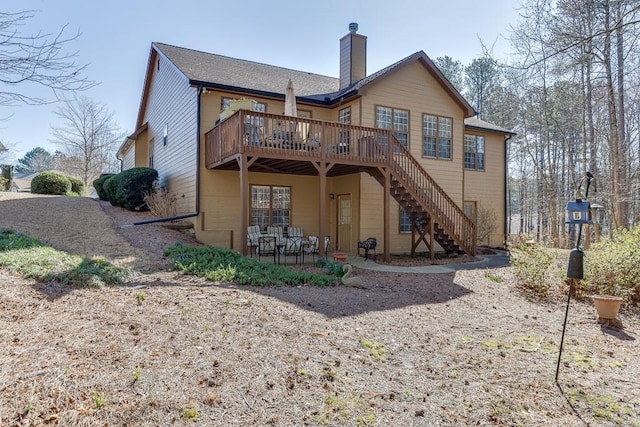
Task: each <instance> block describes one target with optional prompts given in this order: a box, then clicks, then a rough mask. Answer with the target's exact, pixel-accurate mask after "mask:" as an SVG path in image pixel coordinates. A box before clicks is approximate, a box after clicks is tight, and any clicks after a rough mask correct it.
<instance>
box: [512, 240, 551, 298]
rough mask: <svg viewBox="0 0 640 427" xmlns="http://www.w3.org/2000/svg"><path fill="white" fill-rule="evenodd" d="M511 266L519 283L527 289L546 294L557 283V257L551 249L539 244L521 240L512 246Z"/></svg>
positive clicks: (541, 294)
mask: <svg viewBox="0 0 640 427" xmlns="http://www.w3.org/2000/svg"><path fill="white" fill-rule="evenodd" d="M509 249H510V254H511V259H510V262H511V266H512V267H513V274H514V275H515V276H516V279H517V280H518V285H520V286H521V287H523V288H524V289H525V290H529V291H533V292H534V293H536V294H538V295H540V296H545V295H546V294H547V292H548V291H549V289H550V288H551V287H552V286H553V285H554V284H555V283H556V281H557V279H556V278H555V277H554V274H553V273H554V271H555V266H556V261H555V257H554V256H553V255H552V253H551V251H550V250H549V249H548V248H546V247H544V246H542V245H540V244H538V243H527V242H525V241H522V242H519V243H517V244H515V245H513V246H511V247H510V248H509Z"/></svg>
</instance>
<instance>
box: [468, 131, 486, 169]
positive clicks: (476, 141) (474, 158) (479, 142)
mask: <svg viewBox="0 0 640 427" xmlns="http://www.w3.org/2000/svg"><path fill="white" fill-rule="evenodd" d="M464 168H465V169H475V170H484V136H477V135H465V136H464Z"/></svg>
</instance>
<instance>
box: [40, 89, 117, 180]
mask: <svg viewBox="0 0 640 427" xmlns="http://www.w3.org/2000/svg"><path fill="white" fill-rule="evenodd" d="M55 114H56V115H57V116H58V117H59V118H61V119H62V120H63V121H64V125H63V126H61V127H55V126H53V127H52V128H51V132H52V135H53V139H52V142H53V143H54V144H56V145H58V146H59V147H60V149H61V151H62V152H63V154H64V155H65V156H66V157H65V158H64V159H63V160H65V161H64V162H62V164H64V165H66V166H65V168H66V170H65V172H67V173H70V174H73V175H76V176H78V177H79V178H80V179H82V181H83V182H84V183H85V185H86V186H87V188H88V187H89V186H90V185H91V183H92V182H93V180H94V179H95V178H97V177H98V176H99V175H100V174H101V173H103V172H109V171H113V170H114V162H115V161H116V156H115V153H116V151H117V149H118V147H119V145H120V142H122V139H123V138H124V133H123V132H121V130H120V127H119V126H118V124H117V123H116V121H115V119H114V117H113V113H112V112H111V111H109V110H108V109H107V107H106V106H105V105H104V104H101V103H98V102H96V101H94V100H93V99H90V98H86V97H80V98H76V99H74V100H73V101H69V102H65V103H64V104H63V105H62V106H61V107H60V108H58V110H57V111H56V112H55Z"/></svg>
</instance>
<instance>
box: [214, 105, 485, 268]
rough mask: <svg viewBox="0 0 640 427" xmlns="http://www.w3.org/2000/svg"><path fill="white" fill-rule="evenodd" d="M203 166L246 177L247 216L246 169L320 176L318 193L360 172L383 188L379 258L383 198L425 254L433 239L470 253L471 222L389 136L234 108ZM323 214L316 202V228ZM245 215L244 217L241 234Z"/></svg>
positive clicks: (473, 242)
mask: <svg viewBox="0 0 640 427" xmlns="http://www.w3.org/2000/svg"><path fill="white" fill-rule="evenodd" d="M205 161H206V167H207V168H209V169H224V170H238V171H240V174H241V177H242V176H244V177H245V178H244V179H242V178H241V181H242V182H244V183H245V184H243V185H244V187H246V188H243V189H242V190H241V195H242V198H243V200H244V201H243V206H247V207H246V210H247V212H248V195H247V193H248V184H246V174H247V172H249V171H251V172H268V173H281V174H296V175H315V176H319V177H320V189H321V190H322V189H323V188H324V186H325V185H326V182H325V181H326V177H331V176H340V175H346V174H352V173H358V172H367V173H369V174H370V175H371V176H373V177H374V178H376V179H377V180H378V181H379V182H380V184H381V185H382V186H383V188H384V189H385V194H384V196H385V234H386V237H385V239H384V240H385V248H384V252H385V258H388V256H389V248H388V241H389V235H388V234H387V233H388V232H389V231H388V228H389V227H388V224H387V221H388V216H389V213H388V209H389V207H388V200H387V198H388V196H389V195H391V196H392V197H393V198H394V199H395V200H396V201H397V202H398V203H399V204H400V205H401V206H402V207H403V209H404V210H405V211H406V212H408V213H409V215H410V217H411V219H412V221H413V223H414V228H415V230H417V231H418V234H419V239H420V240H422V241H424V242H425V243H426V244H427V245H428V246H429V247H430V248H431V247H433V241H434V240H435V241H437V242H438V243H439V244H440V245H441V246H442V247H443V248H444V249H445V250H446V251H447V252H451V253H453V252H466V253H469V254H473V255H475V247H476V227H475V224H474V223H473V222H472V221H471V220H470V219H469V218H468V217H467V216H466V215H465V214H464V212H463V211H462V209H461V208H460V207H459V206H458V205H456V203H455V202H454V201H453V200H452V199H451V198H450V197H449V195H448V194H447V193H446V192H445V191H444V190H443V189H442V188H441V187H440V186H439V185H438V184H437V183H436V182H435V181H434V180H433V178H432V177H431V176H430V175H429V174H428V173H427V172H426V170H425V169H424V168H423V167H422V166H421V165H420V164H419V163H418V161H417V160H416V159H415V158H414V157H413V156H412V155H411V154H410V153H409V152H408V151H407V149H406V148H405V147H404V146H403V145H402V144H401V143H400V142H399V141H398V140H397V139H396V138H395V136H394V134H393V132H392V131H391V130H386V129H375V128H367V127H362V126H351V125H346V124H341V123H335V122H323V121H319V120H310V119H304V118H298V117H287V116H281V115H274V114H266V113H259V112H253V111H245V110H240V111H238V112H236V113H235V114H234V115H232V116H231V117H229V118H228V119H226V120H224V121H223V122H222V123H220V124H219V125H217V126H216V127H215V128H214V129H212V130H211V131H209V132H207V133H206V134H205ZM323 193H324V191H320V194H323ZM324 209H325V207H324V198H322V197H321V198H320V213H319V216H320V218H321V221H320V222H321V223H323V221H322V218H323V217H324V215H326V212H325V210H324ZM246 217H247V213H246V212H245V213H243V229H246V226H247V225H248V223H247V218H246ZM427 233H428V236H427ZM320 235H323V227H322V228H321V230H320ZM427 240H428V241H427ZM417 243H418V241H415V242H414V246H417ZM244 251H245V252H246V248H244ZM431 252H432V253H433V251H431Z"/></svg>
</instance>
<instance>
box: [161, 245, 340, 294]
mask: <svg viewBox="0 0 640 427" xmlns="http://www.w3.org/2000/svg"><path fill="white" fill-rule="evenodd" d="M165 255H167V256H170V257H172V258H173V259H174V265H173V266H174V268H175V269H176V270H179V271H182V272H183V273H184V274H193V275H196V276H199V277H205V278H206V279H208V280H211V281H214V282H236V283H239V284H241V285H254V286H285V285H286V286H297V285H305V284H309V285H313V286H330V285H334V284H335V282H336V280H335V278H333V277H331V276H326V275H321V274H313V273H297V272H294V271H291V270H289V269H288V268H283V267H279V266H277V265H273V264H263V263H260V262H258V261H257V260H255V259H253V258H249V257H245V256H243V255H240V254H239V253H237V252H235V251H232V250H231V249H225V248H216V247H213V246H201V247H194V246H184V245H182V244H180V243H177V244H175V245H174V246H171V247H170V248H168V249H167V250H166V251H165Z"/></svg>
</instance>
